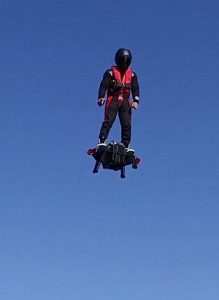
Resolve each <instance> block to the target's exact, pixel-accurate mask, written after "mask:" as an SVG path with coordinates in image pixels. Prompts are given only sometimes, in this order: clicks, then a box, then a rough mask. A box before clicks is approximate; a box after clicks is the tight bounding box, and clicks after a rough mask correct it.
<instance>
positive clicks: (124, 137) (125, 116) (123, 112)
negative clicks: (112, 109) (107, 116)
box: [119, 100, 132, 148]
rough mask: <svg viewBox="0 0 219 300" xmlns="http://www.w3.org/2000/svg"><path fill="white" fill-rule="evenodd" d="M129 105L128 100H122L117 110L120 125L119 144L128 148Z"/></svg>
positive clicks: (129, 133) (129, 128)
mask: <svg viewBox="0 0 219 300" xmlns="http://www.w3.org/2000/svg"><path fill="white" fill-rule="evenodd" d="M131 111H132V110H131V104H130V102H129V100H123V102H122V103H121V105H120V108H119V120H120V124H121V142H122V143H123V144H124V145H125V147H126V148H128V145H129V144H130V141H131Z"/></svg>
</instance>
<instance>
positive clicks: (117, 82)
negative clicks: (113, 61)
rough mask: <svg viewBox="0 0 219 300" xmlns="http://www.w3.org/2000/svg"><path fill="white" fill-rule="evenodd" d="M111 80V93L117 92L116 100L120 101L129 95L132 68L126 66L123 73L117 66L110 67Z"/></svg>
mask: <svg viewBox="0 0 219 300" xmlns="http://www.w3.org/2000/svg"><path fill="white" fill-rule="evenodd" d="M112 73H113V81H112V86H111V92H112V93H118V101H119V103H121V102H122V101H123V99H124V97H126V98H128V97H129V95H130V89H131V81H132V70H131V68H128V69H127V70H126V71H125V73H124V74H122V73H121V71H120V70H119V69H118V68H117V67H112Z"/></svg>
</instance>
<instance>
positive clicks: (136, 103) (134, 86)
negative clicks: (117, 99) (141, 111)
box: [131, 73, 140, 109]
mask: <svg viewBox="0 0 219 300" xmlns="http://www.w3.org/2000/svg"><path fill="white" fill-rule="evenodd" d="M131 91H132V98H133V103H132V107H133V108H135V109H137V108H138V106H139V99H140V98H139V84H138V77H137V75H136V73H133V76H132V82H131Z"/></svg>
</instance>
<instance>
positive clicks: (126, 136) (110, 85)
mask: <svg viewBox="0 0 219 300" xmlns="http://www.w3.org/2000/svg"><path fill="white" fill-rule="evenodd" d="M106 92H107V100H106V106H105V116H104V121H103V123H102V127H101V129H100V134H99V139H100V142H104V141H105V139H107V137H108V134H109V131H110V129H111V127H112V125H113V123H114V121H115V119H116V116H117V114H118V116H119V120H120V124H121V142H122V143H123V144H124V145H125V147H128V145H129V143H130V141H131V111H132V109H131V101H130V93H132V98H133V101H134V102H137V103H138V102H139V84H138V79H137V75H136V74H135V73H134V72H133V71H132V70H131V68H128V69H127V70H126V71H125V72H124V71H123V72H122V71H120V70H119V68H118V67H112V68H111V69H109V70H107V71H106V72H105V73H104V75H103V79H102V81H101V83H100V87H99V93H98V98H104V96H105V93H106Z"/></svg>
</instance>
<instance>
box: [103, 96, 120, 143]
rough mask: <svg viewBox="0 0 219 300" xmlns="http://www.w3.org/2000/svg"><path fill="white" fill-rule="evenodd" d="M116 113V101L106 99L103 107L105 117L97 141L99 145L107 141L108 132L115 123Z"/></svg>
mask: <svg viewBox="0 0 219 300" xmlns="http://www.w3.org/2000/svg"><path fill="white" fill-rule="evenodd" d="M117 112H118V101H116V100H113V99H111V98H110V99H108V100H107V102H106V106H105V116H104V121H103V123H102V127H101V129H100V134H99V140H100V143H104V141H105V140H106V139H107V137H108V134H109V131H110V129H111V127H112V125H113V123H114V121H115V118H116V115H117Z"/></svg>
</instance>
